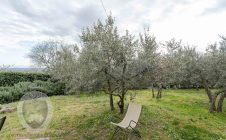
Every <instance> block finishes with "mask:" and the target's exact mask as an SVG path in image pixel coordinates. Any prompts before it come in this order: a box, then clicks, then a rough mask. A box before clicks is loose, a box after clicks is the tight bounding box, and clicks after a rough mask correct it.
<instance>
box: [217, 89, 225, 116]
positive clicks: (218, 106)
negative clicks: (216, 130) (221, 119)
mask: <svg viewBox="0 0 226 140" xmlns="http://www.w3.org/2000/svg"><path fill="white" fill-rule="evenodd" d="M225 97H226V92H224V93H221V94H220V98H219V101H218V105H217V112H222V111H223V109H222V108H223V102H224V98H225Z"/></svg>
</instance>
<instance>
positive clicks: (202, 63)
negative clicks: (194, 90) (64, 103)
mask: <svg viewBox="0 0 226 140" xmlns="http://www.w3.org/2000/svg"><path fill="white" fill-rule="evenodd" d="M221 39H222V40H221V41H220V42H218V43H214V44H211V45H209V47H208V48H207V49H206V52H205V53H204V54H202V55H201V56H200V58H199V59H198V61H197V64H196V71H197V72H196V74H197V75H198V76H199V78H200V81H201V83H202V85H203V87H204V88H205V91H206V93H207V96H208V98H209V102H210V106H209V112H215V111H217V112H222V106H223V101H224V98H225V96H226V84H225V83H226V39H225V37H221ZM218 97H219V98H218ZM217 99H219V100H218V101H217ZM216 104H217V105H216Z"/></svg>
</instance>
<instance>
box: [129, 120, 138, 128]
mask: <svg viewBox="0 0 226 140" xmlns="http://www.w3.org/2000/svg"><path fill="white" fill-rule="evenodd" d="M131 123H135V124H136V125H137V124H138V123H137V122H135V121H134V120H131V121H130V122H129V126H128V127H131V128H132V126H131ZM128 127H127V128H128Z"/></svg>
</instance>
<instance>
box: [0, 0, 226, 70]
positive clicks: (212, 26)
mask: <svg viewBox="0 0 226 140" xmlns="http://www.w3.org/2000/svg"><path fill="white" fill-rule="evenodd" d="M103 4H104V7H105V9H106V12H107V14H109V13H110V12H111V13H112V15H113V17H115V20H116V25H117V26H118V28H119V31H120V33H124V32H125V31H126V30H129V31H130V32H131V33H133V34H134V35H137V36H138V35H139V33H141V32H142V31H143V29H144V28H147V27H149V28H150V32H151V34H153V35H154V36H156V39H157V41H158V42H164V41H167V40H170V39H171V38H176V39H178V40H180V39H181V40H182V41H183V43H185V44H190V45H194V46H196V47H197V49H198V50H200V51H203V50H205V48H206V46H207V45H208V44H210V43H214V42H215V41H219V35H225V36H226V27H225V25H226V0H103ZM105 18H106V13H105V10H104V8H103V7H102V4H101V1H100V0H1V4H0V65H3V64H4V65H11V66H13V67H32V66H33V65H32V63H31V61H30V60H29V58H28V57H27V55H28V53H29V51H30V50H31V48H32V46H34V45H35V44H36V43H37V42H38V41H43V40H47V39H60V40H64V41H66V42H76V43H79V38H78V36H79V34H80V33H81V30H82V29H83V28H84V27H87V26H91V25H92V24H93V22H95V21H97V20H98V19H100V20H102V21H103V20H104V19H105Z"/></svg>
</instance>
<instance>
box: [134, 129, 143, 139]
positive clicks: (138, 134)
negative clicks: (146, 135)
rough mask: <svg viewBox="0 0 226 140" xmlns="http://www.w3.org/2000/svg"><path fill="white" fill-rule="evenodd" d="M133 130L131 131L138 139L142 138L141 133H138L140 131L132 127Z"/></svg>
mask: <svg viewBox="0 0 226 140" xmlns="http://www.w3.org/2000/svg"><path fill="white" fill-rule="evenodd" d="M132 130H133V132H134V133H135V134H136V136H138V137H139V138H140V139H143V138H142V137H141V135H140V131H138V130H136V129H134V128H133V129H132Z"/></svg>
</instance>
